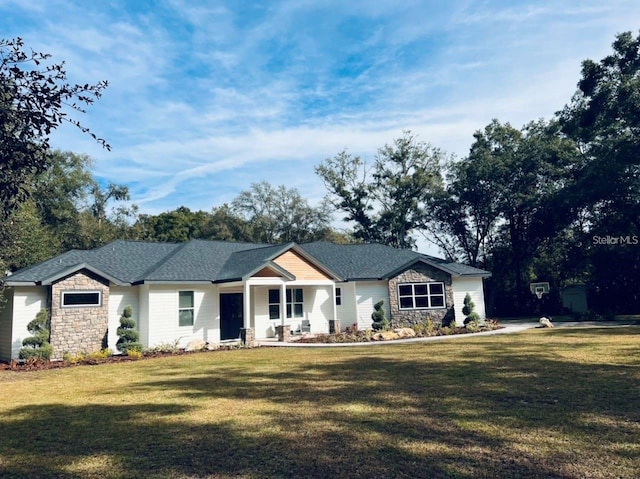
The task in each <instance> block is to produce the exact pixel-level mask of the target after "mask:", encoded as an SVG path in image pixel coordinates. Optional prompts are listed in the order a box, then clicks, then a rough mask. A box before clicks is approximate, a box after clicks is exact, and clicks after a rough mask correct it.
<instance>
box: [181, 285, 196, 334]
mask: <svg viewBox="0 0 640 479" xmlns="http://www.w3.org/2000/svg"><path fill="white" fill-rule="evenodd" d="M180 293H191V297H192V299H193V306H190V307H188V308H181V307H180ZM189 310H190V311H191V312H192V313H193V314H192V315H191V318H192V319H193V322H192V323H191V324H185V325H181V324H180V312H181V311H189ZM195 324H196V292H195V291H194V290H192V289H184V290H180V291H178V327H179V328H193V326H194V325H195Z"/></svg>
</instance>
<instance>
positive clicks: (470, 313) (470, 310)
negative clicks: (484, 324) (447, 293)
mask: <svg viewBox="0 0 640 479" xmlns="http://www.w3.org/2000/svg"><path fill="white" fill-rule="evenodd" d="M475 307H476V305H475V303H474V302H473V301H471V295H470V294H469V293H467V294H466V295H465V297H464V306H463V307H462V314H464V315H465V316H466V317H465V318H464V324H465V326H466V325H467V324H469V323H471V322H475V323H477V322H478V321H480V316H479V315H478V313H476V312H475V311H474V308H475Z"/></svg>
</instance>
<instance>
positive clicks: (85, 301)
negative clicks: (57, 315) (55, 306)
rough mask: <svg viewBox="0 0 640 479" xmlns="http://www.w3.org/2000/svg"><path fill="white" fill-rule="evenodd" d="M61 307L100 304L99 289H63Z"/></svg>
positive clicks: (95, 305)
mask: <svg viewBox="0 0 640 479" xmlns="http://www.w3.org/2000/svg"><path fill="white" fill-rule="evenodd" d="M61 303H62V307H63V308H82V307H97V306H102V292H101V291H63V292H62V297H61Z"/></svg>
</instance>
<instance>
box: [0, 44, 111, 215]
mask: <svg viewBox="0 0 640 479" xmlns="http://www.w3.org/2000/svg"><path fill="white" fill-rule="evenodd" d="M50 58H51V56H50V55H49V54H46V53H38V52H34V51H27V49H26V48H25V46H24V42H23V41H22V39H21V38H15V39H9V40H5V39H0V125H2V130H1V134H0V214H1V215H2V216H3V217H4V216H7V215H8V214H9V213H10V212H11V211H13V210H14V209H15V208H16V207H17V206H18V205H19V204H20V203H21V202H22V201H23V200H24V198H25V197H26V196H27V195H28V193H29V191H28V179H29V177H30V176H31V175H32V174H34V173H39V172H42V171H45V170H46V169H47V168H48V167H49V165H50V163H49V158H48V152H49V135H50V134H51V132H52V131H53V130H55V129H56V128H57V127H58V126H60V125H61V124H62V123H63V122H68V123H71V124H73V125H75V126H77V127H78V128H80V130H82V131H83V132H85V133H88V134H89V135H91V136H92V137H93V138H94V139H95V140H96V141H98V142H99V143H100V144H102V146H103V147H105V148H107V149H109V148H110V147H109V145H108V144H107V143H106V142H105V141H104V140H103V139H101V138H98V137H97V136H96V135H95V134H94V133H92V132H91V131H90V130H89V129H88V128H86V127H84V126H82V125H81V124H80V122H79V121H78V120H75V119H73V118H71V117H69V116H68V111H69V110H71V111H75V112H76V113H84V112H85V110H84V109H83V106H84V105H90V104H92V103H93V102H94V101H95V100H96V99H98V98H100V96H101V95H102V92H103V90H104V89H105V88H106V87H107V82H106V81H103V82H99V83H96V84H88V83H86V84H82V85H81V84H69V83H67V81H66V79H67V76H66V71H65V70H64V63H51V62H50Z"/></svg>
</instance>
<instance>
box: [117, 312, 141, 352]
mask: <svg viewBox="0 0 640 479" xmlns="http://www.w3.org/2000/svg"><path fill="white" fill-rule="evenodd" d="M135 327H136V321H135V320H134V319H133V308H132V307H131V306H127V307H126V308H124V310H123V311H122V316H120V327H119V328H118V336H120V338H119V339H118V342H117V343H116V348H117V349H118V351H120V352H121V353H125V354H128V353H129V351H137V352H142V344H141V343H140V334H139V333H138V330H137V329H135Z"/></svg>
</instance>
